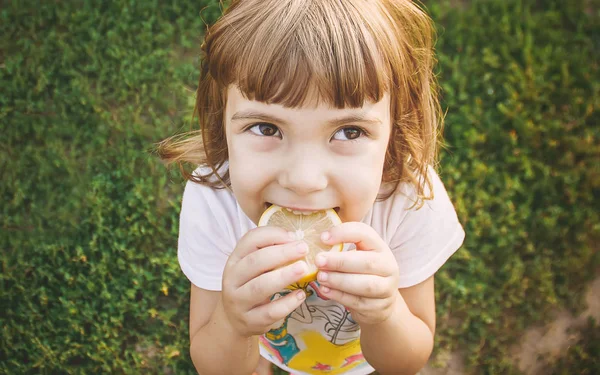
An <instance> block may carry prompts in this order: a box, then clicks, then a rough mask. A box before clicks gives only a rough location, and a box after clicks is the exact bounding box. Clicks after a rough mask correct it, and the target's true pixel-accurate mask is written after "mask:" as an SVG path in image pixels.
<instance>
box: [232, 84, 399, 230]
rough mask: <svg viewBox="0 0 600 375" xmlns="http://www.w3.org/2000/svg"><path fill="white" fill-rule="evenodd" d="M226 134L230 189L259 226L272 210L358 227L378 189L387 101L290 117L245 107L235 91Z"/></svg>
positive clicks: (307, 110)
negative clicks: (322, 215)
mask: <svg viewBox="0 0 600 375" xmlns="http://www.w3.org/2000/svg"><path fill="white" fill-rule="evenodd" d="M313 103H315V101H313ZM361 119H362V120H361ZM225 127H226V135H227V145H228V148H229V172H230V177H231V187H232V190H233V192H234V195H235V197H236V199H237V201H238V203H239V205H240V207H241V208H242V210H243V211H244V212H245V213H246V215H247V216H248V217H249V218H250V219H251V220H252V221H253V222H254V223H258V220H259V218H260V216H261V215H262V213H263V212H264V211H265V209H266V207H267V206H268V205H270V204H271V203H274V204H277V205H280V206H283V207H289V208H292V209H296V210H309V211H312V210H322V209H326V208H336V209H339V210H338V214H339V215H340V218H341V219H342V221H360V220H361V219H362V218H363V217H364V216H365V215H366V214H367V212H368V211H369V209H370V208H371V206H372V204H373V202H374V201H375V199H376V197H377V194H378V192H379V188H380V185H381V177H382V173H383V164H384V160H385V153H386V148H387V145H388V140H389V137H390V129H391V121H390V98H389V95H385V96H384V98H383V99H382V100H380V101H379V102H377V103H370V102H367V103H365V104H364V106H363V107H361V108H346V109H336V108H332V107H330V106H328V105H324V104H318V105H317V104H312V105H310V106H305V107H302V108H299V109H291V108H284V107H283V106H281V105H278V104H265V103H263V102H258V101H253V100H248V99H246V98H244V97H243V95H242V94H241V93H240V91H239V90H238V89H237V88H236V87H235V86H231V87H230V88H229V90H228V92H227V106H226V111H225Z"/></svg>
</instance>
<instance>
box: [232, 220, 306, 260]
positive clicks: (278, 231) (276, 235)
mask: <svg viewBox="0 0 600 375" xmlns="http://www.w3.org/2000/svg"><path fill="white" fill-rule="evenodd" d="M292 241H296V236H295V235H294V236H292V235H290V234H289V233H288V232H287V231H286V230H285V229H282V228H279V227H272V226H266V227H258V228H254V229H252V230H250V231H248V233H246V234H245V235H244V236H243V237H242V238H241V239H240V240H239V242H238V244H237V246H236V247H235V250H234V252H233V253H232V254H231V256H232V257H235V259H236V260H238V261H239V260H240V259H243V258H244V257H245V256H246V255H248V254H250V253H251V252H253V251H256V250H258V249H262V248H263V247H267V246H273V245H281V244H285V243H288V242H292Z"/></svg>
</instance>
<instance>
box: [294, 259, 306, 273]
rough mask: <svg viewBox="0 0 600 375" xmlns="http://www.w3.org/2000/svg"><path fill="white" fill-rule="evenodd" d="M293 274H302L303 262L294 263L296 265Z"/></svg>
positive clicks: (303, 269)
mask: <svg viewBox="0 0 600 375" xmlns="http://www.w3.org/2000/svg"><path fill="white" fill-rule="evenodd" d="M293 269H294V272H295V273H300V274H302V273H304V271H305V269H306V267H305V266H304V262H302V261H300V262H296V264H294V268H293Z"/></svg>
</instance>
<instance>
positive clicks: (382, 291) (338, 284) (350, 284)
mask: <svg viewBox="0 0 600 375" xmlns="http://www.w3.org/2000/svg"><path fill="white" fill-rule="evenodd" d="M317 280H318V281H319V283H320V284H321V285H323V286H326V287H329V288H330V289H335V290H339V291H341V292H345V293H348V294H352V295H356V296H361V297H366V298H387V297H389V296H391V295H392V294H393V293H397V289H396V285H395V283H394V280H393V278H392V277H381V276H375V275H361V274H349V273H340V272H325V271H319V273H318V274H317Z"/></svg>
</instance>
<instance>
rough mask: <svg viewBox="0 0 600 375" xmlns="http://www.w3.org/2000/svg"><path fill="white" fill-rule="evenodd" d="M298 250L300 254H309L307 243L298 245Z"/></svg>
mask: <svg viewBox="0 0 600 375" xmlns="http://www.w3.org/2000/svg"><path fill="white" fill-rule="evenodd" d="M296 250H298V253H300V254H306V253H308V245H307V244H306V242H300V243H299V244H297V245H296Z"/></svg>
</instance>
